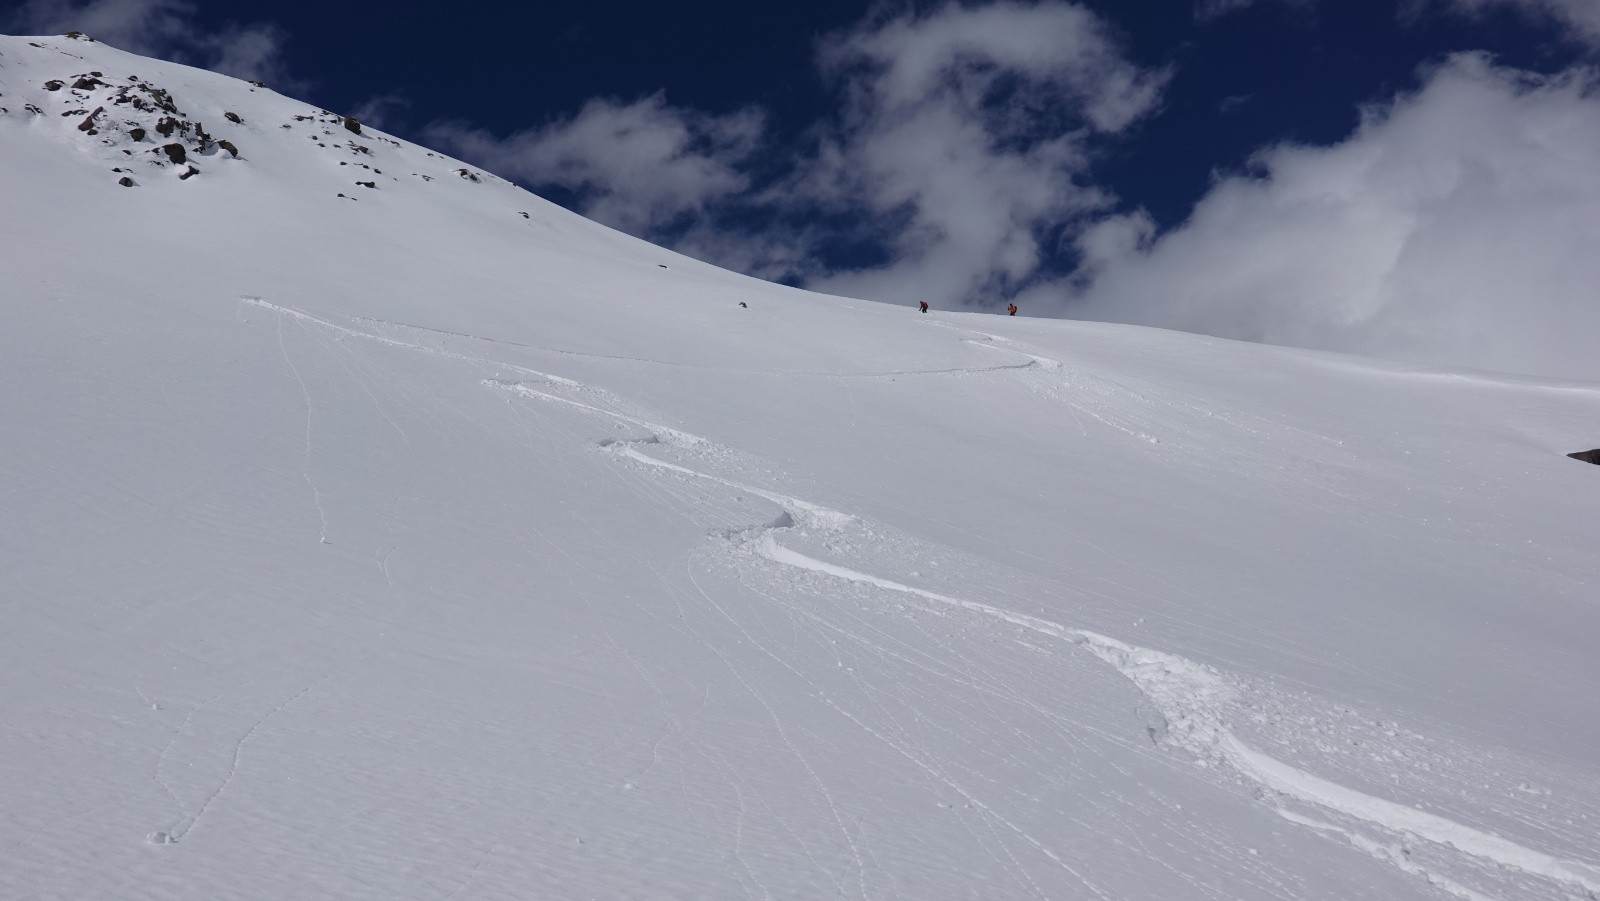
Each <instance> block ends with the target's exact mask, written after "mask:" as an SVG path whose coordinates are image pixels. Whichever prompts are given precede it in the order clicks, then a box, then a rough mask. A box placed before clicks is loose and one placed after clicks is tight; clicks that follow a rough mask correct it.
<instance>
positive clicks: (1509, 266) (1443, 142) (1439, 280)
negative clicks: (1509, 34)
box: [1040, 54, 1600, 378]
mask: <svg viewBox="0 0 1600 901" xmlns="http://www.w3.org/2000/svg"><path fill="white" fill-rule="evenodd" d="M1596 86H1597V77H1596V74H1595V73H1594V72H1591V71H1589V70H1574V71H1571V72H1568V73H1566V74H1564V75H1560V76H1556V77H1543V76H1536V75H1532V74H1529V73H1525V72H1520V71H1514V70H1508V69H1504V68H1498V67H1496V66H1494V65H1492V64H1491V63H1490V62H1489V61H1488V60H1487V58H1485V57H1483V56H1481V55H1476V54H1467V55H1461V56H1457V57H1454V58H1453V59H1451V60H1449V61H1448V62H1447V63H1445V64H1443V65H1441V66H1439V67H1437V68H1436V69H1435V70H1434V71H1432V72H1430V73H1428V74H1427V78H1426V84H1425V85H1424V87H1423V88H1422V89H1421V90H1420V91H1418V92H1416V93H1414V94H1410V95H1406V96H1402V97H1399V98H1397V99H1396V100H1395V101H1394V102H1393V103H1392V104H1389V105H1386V106H1384V107H1381V108H1373V109H1369V110H1367V111H1366V113H1365V115H1364V119H1363V122H1362V124H1361V125H1360V126H1359V128H1358V129H1357V130H1356V132H1355V133H1354V134H1353V135H1351V136H1350V137H1349V138H1348V139H1346V140H1345V141H1344V142H1342V143H1340V144H1338V145H1335V146H1332V147H1326V148H1319V147H1303V146H1282V147H1277V148H1273V149H1270V150H1267V151H1264V152H1262V153H1260V154H1259V155H1258V156H1257V158H1256V159H1255V161H1254V164H1253V171H1252V172H1251V173H1250V174H1244V175H1236V176H1231V177H1227V178H1222V179H1220V180H1219V181H1218V182H1217V183H1216V184H1215V185H1214V187H1213V188H1212V189H1211V190H1210V192H1209V193H1208V194H1207V195H1206V196H1205V198H1203V199H1202V200H1201V201H1200V203H1199V204H1198V205H1197V206H1196V208H1195V210H1194V213H1193V215H1192V217H1191V218H1190V220H1189V221H1188V222H1187V223H1186V224H1184V225H1183V226H1181V227H1180V228H1178V229H1176V230H1174V231H1172V232H1171V233H1169V234H1166V235H1164V236H1161V237H1159V238H1154V239H1153V238H1152V233H1153V230H1152V229H1151V227H1150V223H1149V222H1148V221H1147V220H1146V219H1145V218H1144V217H1143V216H1142V215H1140V214H1133V215H1131V216H1123V217H1118V218H1114V219H1111V220H1108V221H1106V222H1104V223H1101V224H1100V225H1099V226H1097V227H1096V228H1094V229H1091V230H1089V231H1088V232H1087V233H1086V234H1085V235H1084V236H1083V237H1082V238H1080V240H1079V242H1078V243H1079V246H1080V249H1082V250H1083V252H1084V253H1085V257H1086V269H1085V272H1086V274H1087V275H1088V277H1090V279H1091V280H1090V281H1089V284H1088V286H1087V287H1086V288H1084V289H1083V290H1082V291H1081V293H1080V294H1079V296H1078V298H1077V303H1076V304H1074V305H1072V306H1070V307H1068V308H1067V309H1068V310H1069V311H1070V312H1072V313H1073V314H1074V315H1085V314H1086V315H1087V316H1088V317H1089V318H1100V319H1108V320H1117V321H1126V322H1136V323H1143V324H1150V325H1159V326H1163V327H1168V328H1176V329H1183V330H1188V331H1198V332H1205V333H1209V334H1214V335H1220V336H1224V337H1234V338H1244V339H1249V340H1259V341H1267V342H1272V343H1280V344H1290V345H1298V346H1305V347H1314V348H1322V349H1328V350H1340V351H1350V352H1356V353H1365V354H1374V355H1380V356H1391V357H1397V358H1402V359H1414V360H1421V361H1429V362H1438V363H1447V364H1459V365H1467V366H1478V367H1485V368H1491V369H1502V370H1507V371H1514V372H1530V373H1541V374H1554V375H1567V376H1577V377H1589V378H1600V356H1597V354H1596V352H1595V336H1596V335H1600V296H1597V294H1596V286H1597V285H1600V253H1597V252H1596V248H1600V167H1596V165H1595V160H1596V159H1600V94H1597V91H1596ZM1057 290H1058V291H1059V288H1058V289H1057ZM1046 293H1047V292H1040V299H1041V300H1042V299H1043V297H1044V296H1045V295H1046ZM1056 296H1057V297H1059V296H1060V295H1059V293H1058V294H1056Z"/></svg>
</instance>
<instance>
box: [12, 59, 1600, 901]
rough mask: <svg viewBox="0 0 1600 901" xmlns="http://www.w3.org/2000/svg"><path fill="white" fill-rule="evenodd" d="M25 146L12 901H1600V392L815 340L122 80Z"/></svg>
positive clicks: (353, 135) (879, 328)
mask: <svg viewBox="0 0 1600 901" xmlns="http://www.w3.org/2000/svg"><path fill="white" fill-rule="evenodd" d="M92 72H98V73H100V74H99V75H90V74H89V73H92ZM55 80H59V81H60V82H61V83H60V84H59V85H58V86H57V87H55V88H53V89H52V88H50V87H49V86H48V85H49V83H50V82H51V81H55ZM91 82H99V84H94V83H91ZM80 84H81V85H83V87H81V88H75V87H74V86H75V85H80ZM127 85H144V86H145V87H140V88H137V89H130V90H129V91H126V92H124V91H122V87H123V86H127ZM151 88H158V89H159V90H160V91H163V92H165V93H164V94H161V93H156V92H155V91H153V90H151ZM119 96H138V97H145V98H150V97H156V98H160V97H165V98H167V100H168V101H169V102H170V105H171V107H172V108H173V109H172V110H167V109H165V108H164V107H163V108H160V109H155V110H154V111H151V110H145V109H139V108H137V105H136V104H134V103H133V102H132V101H131V100H130V101H125V102H122V103H119V102H118V101H117V99H116V98H117V97H119ZM0 106H3V107H4V108H5V112H4V113H3V114H0V160H3V164H4V165H5V166H6V167H7V170H8V171H9V172H10V173H11V174H12V176H13V178H12V179H10V180H9V181H8V183H7V184H8V187H7V189H6V203H5V208H4V210H3V211H0V229H3V230H4V233H3V234H0V246H4V247H6V248H7V264H6V266H5V276H4V283H3V284H4V285H5V289H4V292H3V294H0V297H3V302H4V308H5V323H6V327H5V328H3V329H0V378H3V380H4V384H5V385H6V386H7V387H6V390H5V391H4V392H0V422H3V423H4V429H3V430H0V499H3V502H0V603H3V605H4V606H3V609H4V623H5V628H4V629H3V630H0V678H3V682H0V684H3V685H4V686H5V689H6V690H5V692H4V693H3V695H0V724H3V728H0V854H3V857H0V895H3V896H5V897H25V898H35V897H37V898H74V899H79V898H119V899H135V898H174V897H188V898H202V897H206V898H211V897H228V898H261V899H282V898H341V899H346V898H418V899H447V898H460V899H484V898H579V897H596V898H620V897H651V898H658V897H682V898H745V897H748V898H763V899H765V898H807V899H810V898H831V897H840V898H852V899H853V898H884V899H895V898H899V899H906V901H912V899H942V898H986V899H987V898H1048V899H1057V898H1100V899H1111V898H1129V899H1143V898H1218V899H1221V898H1252V899H1258V898H1327V899H1348V898H1357V897H1365V898H1450V897H1460V898H1469V899H1477V898H1497V899H1561V898H1577V899H1587V898H1595V897H1600V851H1597V850H1596V849H1597V848H1600V840H1597V836H1600V753H1597V751H1596V748H1597V747H1600V690H1597V689H1600V665H1597V664H1596V662H1595V646H1594V640H1595V636H1596V635H1597V634H1600V607H1597V603H1596V600H1595V599H1596V598H1597V597H1600V590H1597V588H1600V586H1597V584H1596V581H1597V580H1596V575H1597V569H1600V567H1597V564H1596V559H1597V558H1596V556H1595V552H1594V546H1593V531H1592V529H1593V526H1592V524H1593V521H1594V511H1595V510H1596V509H1600V470H1596V469H1595V468H1594V467H1590V466H1586V465H1584V464H1581V463H1578V462H1576V461H1573V460H1570V459H1567V458H1566V457H1565V456H1564V454H1565V453H1566V452H1569V451H1573V450H1581V449H1585V448H1587V447H1592V446H1594V445H1596V444H1600V415H1597V414H1600V386H1597V385H1593V384H1580V383H1559V384H1558V383H1542V382H1539V381H1533V380H1526V379H1520V380H1513V379H1510V378H1505V377H1500V376H1495V375H1492V374H1488V373H1473V372H1452V371H1438V370H1427V369H1412V368H1402V367H1397V366H1394V365H1390V364H1379V363H1373V362H1369V361H1363V360H1358V359H1353V358H1345V357H1336V356H1330V355H1318V354H1311V353H1306V352H1297V351H1285V350H1278V349H1274V348H1268V347H1261V346H1254V345H1245V344H1237V343H1230V342H1223V341H1217V340H1212V339H1204V338H1197V337H1191V336H1186V335H1180V334H1175V333H1169V332H1160V331H1154V330H1147V329H1138V328H1131V327H1117V326H1104V325H1084V324H1078V323H1069V322H1041V321H1030V320H1026V319H1011V318H999V317H987V316H982V315H977V314H949V313H937V312H936V313H932V314H929V315H926V316H923V315H919V314H917V313H915V312H914V311H911V310H908V309H906V308H901V307H894V306H883V305H877V304H871V303H864V302H858V301H851V300H844V299H840V298H829V297H822V296H816V295H808V294H804V293H802V292H798V291H793V290H789V289H784V288H778V287H774V286H770V285H765V284H762V283H759V282H755V281H752V280H749V279H745V278H741V277H738V276H734V275H730V274H728V273H725V272H721V271H719V270H716V269H713V268H711V267H708V266H705V265H703V264H700V263H696V262H694V261H691V260H687V259H684V258H682V257H678V256H676V255H674V254H671V253H669V252H667V251H663V250H660V249H658V248H653V247H650V246H648V245H645V244H642V243H640V242H637V241H634V240H632V239H629V238H626V237H623V236H621V235H618V234H616V233H614V232H611V231H608V230H606V229H604V228H602V227H600V226H597V225H594V224H592V223H588V222H586V221H583V220H581V219H578V218H576V217H574V216H572V215H570V214H568V213H565V212H563V211H561V210H559V209H557V208H555V207H553V206H551V205H549V204H547V203H545V202H543V201H541V200H539V199H537V198H534V197H532V196H531V195H528V194H526V193H523V192H521V191H519V190H518V189H516V188H515V187H514V186H511V185H508V184H506V183H504V182H501V181H499V180H497V179H495V178H493V177H492V176H489V175H486V174H483V173H479V172H476V171H475V170H472V169H470V168H469V167H465V166H464V165H463V164H461V163H459V162H456V161H453V160H449V159H445V158H443V157H439V156H437V155H434V154H431V153H429V152H428V151H426V150H425V149H423V148H419V147H415V146H412V145H408V144H405V143H403V142H398V141H394V140H392V139H389V138H388V137H387V136H384V135H381V134H377V133H374V132H372V130H371V129H363V130H361V131H360V132H357V131H354V130H352V129H350V128H348V127H346V124H345V123H344V121H343V120H342V119H340V118H339V117H338V116H336V115H334V114H332V113H328V112H326V111H321V110H316V109H311V108H307V107H306V106H305V105H304V104H301V103H298V102H295V101H292V100H289V99H286V98H283V97H280V96H278V95H276V94H274V93H272V92H271V91H269V90H266V89H263V88H256V89H252V88H251V87H250V86H248V85H245V84H242V83H240V82H236V81H233V80H231V79H227V78H223V77H221V76H216V75H212V74H209V73H204V72H199V71H195V70H191V69H185V68H182V67H178V66H174V65H170V64H165V63H158V62H153V61H150V60H147V59H142V58H139V57H135V56H131V55H128V54H124V53H121V52H119V51H116V50H113V49H111V48H108V47H105V46H104V45H101V44H96V43H88V42H84V41H74V40H69V39H64V38H3V39H0ZM97 107H104V110H102V112H100V113H98V114H94V115H92V116H91V114H93V113H94V110H95V109H96V108H97ZM35 110H37V112H36V111H35ZM80 111H81V112H80ZM228 113H231V114H232V116H229V115H227V114H228ZM64 114H65V115H64ZM180 114H181V115H180ZM168 116H171V117H172V118H173V119H174V124H173V125H172V126H171V128H172V131H173V135H172V136H152V135H151V134H149V131H150V130H152V129H154V128H155V126H156V125H157V124H160V122H161V120H162V119H163V118H165V117H168ZM86 117H88V118H90V119H91V120H92V122H91V126H90V129H84V128H81V127H80V126H81V124H82V123H83V122H84V121H85V118H86ZM235 118H237V119H238V121H237V122H235V121H234V119H235ZM146 119H148V120H149V121H148V122H146V121H145V120H146ZM130 123H131V124H130ZM139 123H145V124H144V125H141V124H139ZM182 123H190V125H189V127H188V128H184V127H181V124H182ZM135 128H145V130H146V131H145V134H144V136H143V138H138V137H135V136H134V129H135ZM90 130H93V131H94V134H90V133H89V131H90ZM176 140H181V141H184V142H187V143H186V144H185V148H186V150H185V159H186V162H185V163H184V164H183V167H180V166H178V165H176V164H175V163H173V162H172V154H171V153H170V152H168V151H166V150H165V149H163V148H164V146H165V144H167V143H170V142H172V141H176ZM220 140H227V141H229V143H230V144H231V145H233V146H234V147H235V148H236V149H237V151H238V153H237V154H236V155H234V154H230V153H228V152H226V151H225V150H219V148H218V146H217V142H218V141H220ZM208 142H209V143H208ZM124 151H127V152H124ZM153 151H155V152H153ZM157 164H159V165H157ZM184 167H191V168H194V169H196V170H197V171H196V172H195V173H193V174H189V175H184V173H185V172H186V171H187V169H186V168H184ZM113 169H116V170H119V171H116V172H113V171H112V170H113ZM357 169H359V171H356V170H357ZM128 173H131V176H130V177H131V179H132V180H133V181H134V182H135V184H134V185H133V186H132V187H124V186H122V185H121V184H119V183H118V179H119V178H120V177H122V176H123V175H124V174H128ZM360 182H370V183H371V184H372V185H373V187H367V186H366V185H365V184H360ZM340 195H344V196H340ZM740 301H744V302H746V303H747V304H748V307H747V308H741V307H740V306H739V303H740Z"/></svg>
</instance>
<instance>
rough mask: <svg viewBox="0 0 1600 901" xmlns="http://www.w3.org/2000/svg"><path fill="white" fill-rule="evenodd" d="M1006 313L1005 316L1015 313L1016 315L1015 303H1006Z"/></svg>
mask: <svg viewBox="0 0 1600 901" xmlns="http://www.w3.org/2000/svg"><path fill="white" fill-rule="evenodd" d="M1006 315H1007V316H1015V315H1017V305H1016V304H1014V303H1008V304H1006Z"/></svg>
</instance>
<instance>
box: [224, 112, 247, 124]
mask: <svg viewBox="0 0 1600 901" xmlns="http://www.w3.org/2000/svg"><path fill="white" fill-rule="evenodd" d="M222 118H224V119H227V120H228V121H229V122H232V123H233V124H235V125H238V124H239V123H240V122H243V121H244V120H243V119H241V118H239V114H238V113H230V112H228V111H227V110H223V111H222Z"/></svg>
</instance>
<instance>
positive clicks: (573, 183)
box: [428, 0, 1168, 304]
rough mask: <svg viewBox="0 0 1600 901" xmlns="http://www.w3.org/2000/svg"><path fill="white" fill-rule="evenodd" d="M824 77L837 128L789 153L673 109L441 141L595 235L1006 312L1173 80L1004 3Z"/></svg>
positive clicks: (1083, 23) (1092, 27)
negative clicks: (593, 223) (844, 247)
mask: <svg viewBox="0 0 1600 901" xmlns="http://www.w3.org/2000/svg"><path fill="white" fill-rule="evenodd" d="M817 64H818V67H819V71H820V73H821V74H822V76H823V77H824V79H825V80H826V82H827V84H828V86H829V87H830V89H831V90H833V91H835V92H836V94H837V96H838V98H839V112H838V114H837V115H836V116H833V117H830V118H829V119H828V120H826V121H824V122H821V123H818V124H817V126H816V127H815V128H814V129H813V130H811V132H809V134H808V135H806V136H805V140H804V141H803V142H801V146H800V148H799V149H798V150H795V151H788V152H786V151H783V150H779V149H777V148H775V147H772V146H770V145H769V144H768V143H767V142H768V141H769V139H768V138H767V137H766V135H765V127H764V121H763V118H762V116H761V115H760V114H759V113H757V112H754V111H751V110H742V111H737V112H734V113H730V114H721V115H715V114H708V113H704V112H699V111H695V110H690V109H684V108H681V107H675V106H672V105H671V104H668V103H667V102H666V100H665V98H664V97H663V96H661V95H660V94H657V95H655V96H652V97H647V98H644V99H641V100H637V101H634V102H622V101H617V100H596V101H591V102H590V103H588V104H587V105H585V106H584V108H583V109H582V110H580V111H579V112H578V113H577V114H576V115H575V116H572V117H570V118H566V119H562V120H559V121H556V122H551V123H548V124H546V125H543V126H540V127H537V128H533V129H529V130H526V131H523V132H520V133H517V134H512V135H509V136H503V137H502V136H496V135H493V134H490V133H488V132H485V131H483V130H481V129H475V128H471V127H467V126H463V125H460V124H451V123H444V124H436V125H434V126H432V127H431V128H430V129H428V137H429V138H430V139H431V140H433V141H434V142H436V143H438V144H442V145H443V146H444V147H445V148H446V149H448V150H450V151H451V152H453V153H455V154H457V155H459V156H462V157H464V158H467V159H470V160H472V161H474V162H476V163H479V164H481V165H483V166H484V167H486V168H489V169H493V170H495V171H497V172H499V173H501V174H503V175H506V176H509V177H512V178H514V179H517V180H519V181H521V182H523V183H525V184H528V185H530V186H532V187H534V188H535V189H539V188H558V189H561V190H563V191H566V192H570V193H571V194H572V195H573V196H574V198H575V201H576V202H575V205H576V206H577V208H578V209H579V210H580V211H581V212H583V213H584V214H585V215H588V216H590V217H592V218H595V219H598V220H600V221H602V222H605V223H607V224H609V225H613V226H615V227H618V228H621V229H623V230H626V231H630V232H633V233H635V234H641V235H644V236H646V237H650V238H653V239H655V240H659V241H664V242H666V243H670V244H672V245H673V246H675V247H677V248H678V249H680V250H682V251H684V252H687V253H690V254H693V255H696V256H700V257H702V258H704V259H709V260H712V261H713V262H717V263H719V264H722V265H725V266H729V267H732V268H737V269H740V270H742V271H745V272H750V273H753V274H757V275H761V276H764V277H768V278H777V279H785V280H789V281H797V282H803V283H805V284H806V285H807V286H808V287H812V288H816V289H818V290H824V291H834V292H838V293H848V294H857V295H862V296H868V297H879V298H884V299H899V300H904V301H907V302H909V301H910V300H912V299H916V298H919V297H921V298H927V299H929V300H934V301H938V302H942V303H947V304H956V303H967V302H980V303H1002V302H1004V299H1005V298H1006V297H1007V296H1008V295H1009V294H1010V293H1011V292H1014V291H1015V290H1017V289H1018V287H1019V286H1021V285H1023V284H1026V283H1027V282H1028V281H1029V280H1030V279H1032V278H1034V277H1036V274H1037V272H1038V270H1039V269H1040V267H1041V265H1042V264H1043V262H1044V261H1045V260H1046V259H1047V258H1049V257H1051V256H1053V255H1054V253H1055V252H1056V250H1057V249H1058V248H1057V246H1056V242H1057V241H1059V238H1060V233H1061V230H1062V229H1063V228H1065V227H1067V226H1068V224H1069V223H1073V222H1076V221H1079V220H1080V219H1081V218H1082V217H1083V216H1085V215H1087V214H1089V213H1090V212H1093V211H1097V210H1103V209H1105V208H1107V207H1108V205H1109V204H1110V203H1111V197H1110V196H1109V195H1108V194H1107V193H1106V192H1105V191H1103V190H1101V189H1099V188H1096V187H1093V186H1091V185H1089V184H1088V182H1087V178H1086V173H1087V171H1088V169H1089V165H1090V161H1091V158H1092V156H1093V152H1092V144H1093V143H1094V141H1096V140H1097V139H1104V138H1106V137H1107V136H1110V135H1115V134H1117V133H1120V132H1123V131H1125V130H1126V129H1128V128H1129V127H1130V126H1131V125H1132V124H1133V123H1135V122H1136V121H1138V120H1139V119H1140V118H1142V117H1144V116H1146V115H1148V114H1149V113H1150V112H1151V111H1152V110H1153V109H1154V108H1155V107H1156V106H1157V104H1158V102H1159V100H1160V97H1161V93H1162V90H1163V88H1164V86H1165V84H1166V80H1167V74H1168V73H1167V72H1166V71H1164V70H1149V69H1144V68H1140V67H1139V66H1136V65H1134V64H1132V63H1130V62H1129V61H1127V60H1126V59H1125V58H1124V56H1123V54H1122V52H1121V48H1120V46H1119V44H1118V42H1117V40H1116V39H1115V37H1114V36H1113V35H1112V34H1111V32H1110V30H1109V29H1108V27H1107V26H1106V24H1105V23H1104V21H1103V20H1101V19H1100V18H1098V17H1097V16H1095V15H1094V14H1093V13H1091V12H1090V11H1088V10H1087V9H1086V8H1084V7H1083V6H1080V5H1078V4H1075V3H1066V2H1009V0H1008V2H1000V3H993V4H989V5H986V6H981V7H969V6H963V5H958V4H954V3H952V4H949V5H947V6H944V7H942V8H939V9H935V10H932V11H928V12H924V13H920V14H914V13H906V14H900V15H879V16H875V17H872V18H869V19H868V20H867V21H865V22H863V23H862V24H860V25H858V26H856V27H854V28H851V29H848V30H846V31H843V32H840V33H837V34H833V35H830V36H828V37H826V38H824V39H823V40H822V41H821V42H820V44H819V46H818V52H817ZM758 164H762V165H764V167H765V168H763V169H762V170H761V171H762V175H761V176H760V177H757V175H755V174H754V173H755V172H756V171H757V169H758ZM774 170H777V171H776V174H774ZM730 220H731V221H730ZM830 243H831V244H834V245H838V244H850V245H852V248H853V250H854V251H855V252H854V254H853V255H852V256H853V258H854V259H855V260H857V261H858V264H857V265H855V266H851V267H843V268H840V267H835V268H833V269H831V270H827V269H824V268H823V267H822V265H821V264H820V263H819V262H818V261H819V260H820V259H823V258H825V257H828V256H830V255H829V254H828V253H826V252H825V250H826V247H827V245H829V244H830ZM862 260H865V261H867V262H859V261H862Z"/></svg>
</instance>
